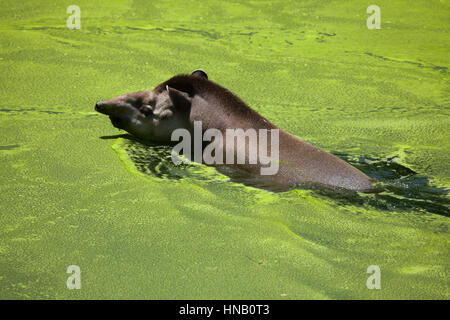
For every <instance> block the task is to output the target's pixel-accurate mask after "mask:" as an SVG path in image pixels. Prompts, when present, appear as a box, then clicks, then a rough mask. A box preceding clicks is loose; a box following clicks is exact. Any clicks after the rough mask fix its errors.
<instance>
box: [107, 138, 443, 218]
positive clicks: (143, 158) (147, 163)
mask: <svg viewBox="0 0 450 320" xmlns="http://www.w3.org/2000/svg"><path fill="white" fill-rule="evenodd" d="M118 137H121V138H124V140H123V142H124V143H123V144H121V146H120V147H121V148H122V149H124V151H125V152H126V154H127V156H128V157H129V159H130V160H131V161H132V162H133V164H134V166H135V168H136V169H137V170H138V171H139V172H141V173H143V174H146V175H149V176H152V177H156V178H159V179H172V180H182V179H196V180H208V181H217V180H219V179H220V180H223V179H222V178H221V177H222V176H221V175H220V174H219V173H216V174H211V172H210V171H209V170H207V168H208V167H206V166H204V165H198V164H195V163H189V162H187V163H182V164H180V165H175V164H174V163H173V162H172V158H171V150H172V147H171V146H167V145H159V144H154V143H149V142H144V141H140V140H138V139H136V138H135V137H133V136H131V135H128V134H125V135H120V136H111V137H102V139H115V138H118ZM334 154H335V155H336V156H338V157H340V158H341V159H343V160H345V161H347V162H348V163H350V164H352V165H353V166H355V167H356V168H358V169H360V170H361V171H363V172H364V173H366V174H367V175H368V176H370V177H372V178H375V179H377V180H379V181H380V182H381V184H382V186H383V188H384V191H383V192H381V193H377V194H359V193H356V192H348V191H339V192H336V191H330V190H326V189H320V188H317V187H311V186H308V187H307V188H308V189H314V192H315V193H316V194H317V195H318V196H323V195H325V196H327V197H329V198H333V199H334V200H335V201H336V202H337V203H338V204H340V205H356V206H371V207H374V208H377V209H380V210H387V211H417V212H430V213H436V214H440V215H445V216H450V209H449V207H450V206H449V205H450V201H449V199H448V196H447V195H448V190H447V189H444V188H437V187H433V186H431V185H430V184H429V179H428V178H427V177H426V176H423V175H420V174H417V173H416V172H414V171H413V170H411V169H410V168H408V167H406V166H403V165H401V164H399V163H398V162H397V159H398V157H397V156H393V157H388V158H380V159H378V158H373V157H354V156H350V155H348V154H344V153H334ZM217 171H219V172H220V173H222V174H224V175H226V176H227V177H228V178H229V179H230V180H231V181H233V182H236V183H241V184H244V185H246V186H251V187H256V188H260V189H265V190H269V191H273V192H283V191H288V190H289V189H286V188H284V187H279V186H268V185H264V184H262V183H261V182H260V181H259V180H258V179H257V178H255V177H254V176H250V175H248V174H246V173H245V172H240V171H237V170H235V169H231V168H229V167H225V166H221V167H218V168H217ZM293 188H294V187H293ZM293 188H291V189H293ZM295 188H296V189H299V188H305V186H296V187H295Z"/></svg>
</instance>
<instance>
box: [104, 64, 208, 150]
mask: <svg viewBox="0 0 450 320" xmlns="http://www.w3.org/2000/svg"><path fill="white" fill-rule="evenodd" d="M193 75H195V76H202V77H205V78H207V76H206V73H204V72H203V71H201V70H196V71H194V72H193ZM192 99H193V96H192V94H190V93H187V92H184V91H182V90H177V89H174V88H171V87H170V86H169V85H167V84H166V85H165V84H164V83H163V84H161V85H159V86H157V87H156V88H155V89H154V90H151V91H139V92H132V93H126V94H124V95H121V96H118V97H116V98H113V99H111V100H104V101H99V102H97V103H96V104H95V110H96V111H98V112H100V113H102V114H105V115H107V116H109V118H110V119H111V123H112V125H113V126H114V127H116V128H119V129H123V130H125V131H127V132H129V133H131V134H133V135H134V136H136V137H138V138H141V139H145V140H153V141H157V142H165V143H167V142H170V140H171V139H170V138H171V135H172V132H173V131H174V130H175V129H178V128H185V129H189V114H190V108H191V104H192Z"/></svg>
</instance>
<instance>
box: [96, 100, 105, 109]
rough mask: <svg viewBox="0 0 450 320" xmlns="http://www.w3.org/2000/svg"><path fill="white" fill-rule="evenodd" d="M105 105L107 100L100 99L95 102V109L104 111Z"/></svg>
mask: <svg viewBox="0 0 450 320" xmlns="http://www.w3.org/2000/svg"><path fill="white" fill-rule="evenodd" d="M104 105H105V101H98V102H97V103H96V104H95V111H102V108H103V107H104Z"/></svg>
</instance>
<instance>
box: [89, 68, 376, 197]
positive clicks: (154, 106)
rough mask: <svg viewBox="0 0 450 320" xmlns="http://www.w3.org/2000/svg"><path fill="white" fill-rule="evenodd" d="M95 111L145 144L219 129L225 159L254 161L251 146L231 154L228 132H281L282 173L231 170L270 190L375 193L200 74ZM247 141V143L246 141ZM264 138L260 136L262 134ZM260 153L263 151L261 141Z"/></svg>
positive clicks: (244, 167)
mask: <svg viewBox="0 0 450 320" xmlns="http://www.w3.org/2000/svg"><path fill="white" fill-rule="evenodd" d="M95 109H96V110H97V111H99V112H101V113H103V114H106V115H109V116H110V119H111V122H112V124H113V125H114V126H115V127H117V128H120V129H124V130H126V131H128V132H129V133H131V134H133V135H135V136H137V137H139V138H141V139H145V140H152V141H156V142H160V143H166V144H169V143H173V141H171V136H172V133H173V132H174V130H176V129H180V128H182V129H186V130H188V131H189V132H191V133H192V134H194V123H195V122H196V121H201V123H202V130H203V131H206V130H208V129H217V130H218V131H220V132H221V133H223V137H224V138H223V141H214V142H215V143H218V142H221V144H220V145H222V146H225V147H223V150H221V151H223V157H224V158H226V155H227V154H228V153H230V152H231V153H233V157H235V156H236V157H237V156H238V154H239V153H243V154H244V155H245V158H246V159H248V158H249V150H250V146H249V142H248V141H249V140H245V141H246V143H245V145H244V146H243V147H241V148H236V149H235V148H233V149H230V148H228V147H226V146H227V144H226V141H225V140H226V138H225V137H226V134H225V133H226V131H227V129H243V130H244V131H245V130H248V129H254V130H256V132H260V130H261V129H263V130H264V129H265V130H267V131H268V132H270V131H272V130H278V133H279V136H278V137H279V144H278V146H279V150H270V149H271V144H270V143H268V151H267V152H268V153H269V154H270V153H271V152H272V151H278V158H279V160H278V170H277V172H276V173H275V174H272V175H261V170H260V169H261V167H262V166H264V165H263V164H262V163H260V162H259V161H258V162H257V163H255V164H250V163H249V162H248V161H246V162H245V163H240V164H229V165H228V166H230V167H234V168H237V169H239V170H241V171H243V172H245V173H248V174H249V175H252V176H253V177H254V178H255V179H256V180H259V181H260V184H261V185H265V186H270V185H273V186H282V187H283V186H284V187H289V186H294V185H306V186H322V187H327V188H333V189H346V190H352V191H361V192H374V191H376V189H375V188H374V187H373V186H372V185H373V183H374V180H372V179H371V178H369V177H368V176H367V175H365V174H364V173H362V172H361V171H359V170H358V169H356V168H355V167H353V166H351V165H350V164H348V163H346V162H345V161H343V160H341V159H339V158H338V157H336V156H334V155H332V154H330V153H328V152H326V151H324V150H321V149H319V148H317V147H314V146H312V145H311V144H309V143H307V142H304V141H302V140H300V139H298V138H297V137H295V136H293V135H291V134H290V133H288V132H286V131H284V130H282V129H280V128H279V127H277V126H276V125H274V124H272V123H271V122H270V121H268V120H267V119H265V118H264V117H263V116H261V115H260V114H258V113H257V112H256V111H254V110H253V109H251V108H250V107H249V106H247V105H246V104H245V103H244V102H243V101H242V100H241V99H239V98H238V97H237V96H235V95H234V94H232V93H231V92H230V91H228V90H227V89H225V88H223V87H221V86H219V85H218V84H216V83H214V82H212V81H210V80H208V78H207V76H206V73H204V72H203V71H201V70H196V71H194V72H193V73H192V74H191V75H180V76H175V77H173V78H171V79H169V80H167V81H165V82H163V83H161V84H160V85H158V86H157V87H156V88H155V89H154V90H151V91H140V92H135V93H128V94H125V95H122V96H119V97H117V98H114V99H111V100H108V101H100V102H98V103H97V104H96V107H95ZM244 138H245V137H244ZM258 138H259V133H258ZM257 141H258V146H257V148H258V149H259V148H260V147H261V146H260V145H259V139H258V140H257Z"/></svg>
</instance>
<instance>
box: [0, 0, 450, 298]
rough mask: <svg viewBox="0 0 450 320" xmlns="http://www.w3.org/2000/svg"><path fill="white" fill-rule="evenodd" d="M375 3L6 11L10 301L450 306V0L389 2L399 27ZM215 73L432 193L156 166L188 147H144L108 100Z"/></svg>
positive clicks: (289, 125)
mask: <svg viewBox="0 0 450 320" xmlns="http://www.w3.org/2000/svg"><path fill="white" fill-rule="evenodd" d="M71 4H77V5H78V6H79V7H80V8H81V29H79V30H68V29H67V28H66V19H67V17H68V16H69V15H68V14H67V13H66V8H67V6H69V5H71ZM370 4H373V3H372V2H371V1H312V0H311V1H230V2H224V1H108V2H96V1H78V2H77V3H72V2H71V1H58V2H54V1H39V3H37V2H36V1H26V3H21V2H17V1H4V0H2V1H1V7H2V10H1V11H0V30H1V36H0V98H1V100H0V125H1V126H0V133H1V138H0V159H1V163H2V165H1V167H0V168H1V169H0V170H1V172H0V173H1V177H2V178H1V182H2V183H1V185H0V214H1V217H0V219H1V223H0V298H2V299H5V298H14V299H22V298H33V299H39V298H50V299H54V298H58V299H65V298H70V299H85V298H88V299H92V298H150V299H197V298H203V299H211V298H213V299H214V298H225V299H229V298H233V299H241V298H245V299H306V298H309V299H353V298H357V299H382V298H384V299H397V298H399V299H412V298H414V299H428V298H437V299H448V298H449V264H450V254H449V240H450V237H449V230H448V228H449V225H450V223H449V217H448V215H447V213H448V201H449V196H448V195H447V191H446V190H448V189H449V188H450V172H449V171H450V170H449V156H450V143H449V139H448V137H449V136H448V133H449V127H450V126H449V125H450V121H449V114H450V109H449V107H450V101H449V82H448V69H447V68H448V67H449V65H450V59H449V54H448V49H449V43H450V38H449V34H448V31H449V20H448V17H449V13H450V3H449V1H443V0H441V1H399V0H398V1H386V0H380V1H377V2H376V4H377V5H378V6H379V7H380V8H381V19H382V20H381V29H380V30H368V29H367V27H366V19H367V17H368V16H369V15H368V14H367V13H366V8H367V7H368V6H369V5H370ZM196 68H202V69H204V70H206V71H207V72H208V75H209V77H210V79H211V80H213V81H216V82H218V83H219V84H221V85H223V86H225V87H227V88H229V89H230V90H231V91H233V92H235V93H236V94H237V95H239V96H240V97H241V98H242V99H243V100H244V101H246V102H247V103H248V104H249V105H250V106H252V107H253V108H254V109H255V110H257V111H258V112H260V113H261V114H262V115H264V116H265V117H267V118H268V119H270V120H271V121H272V122H274V123H276V124H277V125H279V126H280V127H281V128H283V129H285V130H287V131H289V132H291V133H292V134H294V135H296V136H298V137H300V138H302V139H304V140H306V141H309V142H311V143H313V144H315V145H317V146H319V147H321V148H323V149H325V150H327V151H330V152H334V153H336V154H340V155H341V156H342V155H343V157H346V158H348V159H365V160H364V161H366V160H367V161H369V163H373V162H371V161H375V163H378V164H382V165H380V166H381V167H383V168H388V167H389V168H390V167H392V163H394V164H396V165H399V166H401V168H402V170H403V171H405V170H406V172H407V173H409V172H410V171H408V170H411V172H413V173H412V178H411V179H416V180H415V181H419V178H420V179H422V180H420V181H425V182H424V183H422V184H420V183H416V182H414V181H413V183H412V185H413V186H414V185H415V186H416V189H418V190H415V192H416V194H420V195H421V196H419V197H416V198H414V197H415V196H414V195H412V196H411V195H406V196H405V193H404V192H403V193H402V192H398V193H395V192H393V193H388V194H385V195H380V196H381V197H378V198H377V197H376V196H374V195H368V196H365V195H359V196H357V198H355V199H357V201H355V199H342V198H339V197H338V196H337V197H334V196H330V195H324V194H321V193H320V192H316V191H311V190H301V189H295V190H291V191H289V192H282V193H271V192H268V191H265V190H260V189H255V188H252V187H248V186H244V185H242V184H238V183H232V182H229V181H227V180H226V177H224V176H221V175H219V174H218V173H216V172H214V170H213V169H211V168H205V167H203V166H200V167H197V166H195V167H194V168H192V167H189V168H187V169H186V171H185V172H184V173H183V170H180V168H175V169H177V171H176V174H172V175H171V174H167V173H166V174H164V170H165V171H167V172H169V173H170V170H175V169H174V168H172V169H171V168H169V169H167V168H166V169H164V168H163V169H161V168H162V167H161V166H158V167H157V170H149V168H148V166H147V167H145V166H142V165H140V164H139V163H138V160H139V159H140V160H143V159H144V158H145V157H143V156H146V155H148V156H149V157H150V158H152V159H150V160H149V164H161V163H163V164H164V161H163V160H164V159H165V157H167V156H168V154H167V153H165V151H164V149H152V148H149V149H148V150H146V147H145V146H144V145H134V146H131V147H130V143H131V142H130V141H131V140H129V139H127V138H126V136H125V137H124V136H117V135H118V134H122V133H123V132H118V131H117V129H114V128H113V127H112V125H111V124H110V123H109V121H108V119H107V118H106V117H104V116H102V115H100V114H96V113H94V112H93V107H94V104H95V102H96V101H98V100H102V99H107V98H112V97H114V96H117V95H119V94H122V93H125V92H131V91H138V90H145V89H151V88H153V87H154V86H155V85H157V84H159V83H160V82H162V81H164V80H167V79H168V78H169V77H171V76H173V75H175V74H178V73H188V72H190V71H192V70H193V69H196ZM136 150H137V151H139V152H137V151H136ZM168 152H170V151H168ZM169 156H170V153H169ZM370 159H375V160H370ZM383 159H384V160H383ZM364 161H363V162H364ZM357 162H358V161H355V164H356V163H357ZM374 167H375V166H374V165H373V164H370V166H369V167H366V170H369V171H370V170H372V169H373V168H374ZM143 168H144V169H145V168H147V169H145V170H144V169H143ZM150 169H151V168H150ZM158 170H159V171H158ZM161 170H162V172H163V174H158V172H161ZM383 170H384V169H383ZM369 173H370V172H369ZM415 177H419V178H415ZM394 180H395V179H394ZM391 182H393V181H391ZM394 182H395V181H394ZM402 188H404V187H402ZM422 188H423V190H422ZM425 189H426V190H425ZM427 190H432V191H430V192H431V193H432V194H433V195H434V196H433V197H428V196H427V194H431V193H429V192H428V191H427ZM433 192H434V193H433ZM383 197H384V198H383ZM394 198H395V201H394ZM413 198H414V199H415V200H414V199H413ZM413 200H414V201H416V202H414V201H413ZM414 203H416V204H417V206H416V205H413V204H414ZM422 203H423V205H421V204H422ZM403 204H409V205H403ZM69 265H78V266H80V268H81V286H82V287H81V289H80V290H68V289H67V287H66V280H67V277H68V276H69V275H68V274H66V269H67V267H68V266H69ZM370 265H378V266H379V267H380V269H381V289H380V290H369V289H367V287H366V280H367V278H368V277H369V274H367V273H366V270H367V267H368V266H370Z"/></svg>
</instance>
